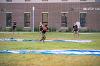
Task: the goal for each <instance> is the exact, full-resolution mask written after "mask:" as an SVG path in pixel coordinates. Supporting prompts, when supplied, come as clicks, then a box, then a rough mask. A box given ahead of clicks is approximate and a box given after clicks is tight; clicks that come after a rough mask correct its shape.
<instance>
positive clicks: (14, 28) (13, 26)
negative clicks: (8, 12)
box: [12, 20, 16, 32]
mask: <svg viewBox="0 0 100 66" xmlns="http://www.w3.org/2000/svg"><path fill="white" fill-rule="evenodd" d="M15 30H16V21H15V20H14V21H13V24H12V31H13V32H14V31H15Z"/></svg>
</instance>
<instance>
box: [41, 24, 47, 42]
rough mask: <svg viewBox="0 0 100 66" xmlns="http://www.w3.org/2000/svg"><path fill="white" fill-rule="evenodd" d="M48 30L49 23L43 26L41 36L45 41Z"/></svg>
mask: <svg viewBox="0 0 100 66" xmlns="http://www.w3.org/2000/svg"><path fill="white" fill-rule="evenodd" d="M47 31H48V26H47V25H44V26H43V27H42V37H41V40H40V41H43V42H44V40H45V39H46V35H45V33H46V32H47Z"/></svg>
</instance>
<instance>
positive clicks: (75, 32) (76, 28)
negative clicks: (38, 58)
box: [73, 23, 79, 38]
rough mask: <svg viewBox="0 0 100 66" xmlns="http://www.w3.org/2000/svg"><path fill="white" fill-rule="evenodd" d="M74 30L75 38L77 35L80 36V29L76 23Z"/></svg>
mask: <svg viewBox="0 0 100 66" xmlns="http://www.w3.org/2000/svg"><path fill="white" fill-rule="evenodd" d="M73 32H74V38H75V37H77V38H79V29H78V26H77V24H76V23H75V24H74V25H73Z"/></svg>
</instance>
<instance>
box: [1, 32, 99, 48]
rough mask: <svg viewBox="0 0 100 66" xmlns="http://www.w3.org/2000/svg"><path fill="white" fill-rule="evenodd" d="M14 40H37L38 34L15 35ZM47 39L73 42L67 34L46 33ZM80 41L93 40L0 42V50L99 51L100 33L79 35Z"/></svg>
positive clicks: (7, 35)
mask: <svg viewBox="0 0 100 66" xmlns="http://www.w3.org/2000/svg"><path fill="white" fill-rule="evenodd" d="M0 37H1V38H4V37H5V38H11V37H12V34H0ZM13 37H14V38H22V39H34V40H39V39H40V34H39V33H24V34H22V33H19V34H18V33H16V34H14V35H13ZM47 39H60V40H63V39H66V40H75V38H73V34H69V33H52V32H50V33H47ZM79 39H80V40H93V42H90V43H75V42H45V43H42V42H0V50H20V49H30V50H44V49H100V44H99V43H100V33H93V34H80V38H79Z"/></svg>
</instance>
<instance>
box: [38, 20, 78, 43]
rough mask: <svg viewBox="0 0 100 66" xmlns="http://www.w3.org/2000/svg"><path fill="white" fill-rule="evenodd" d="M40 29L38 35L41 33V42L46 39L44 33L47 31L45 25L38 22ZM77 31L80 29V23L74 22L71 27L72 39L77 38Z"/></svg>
mask: <svg viewBox="0 0 100 66" xmlns="http://www.w3.org/2000/svg"><path fill="white" fill-rule="evenodd" d="M39 28H40V33H41V39H40V41H43V42H44V40H45V39H46V35H45V33H46V32H47V31H48V26H47V25H43V24H42V22H40V25H39ZM79 29H80V22H78V21H77V22H76V23H74V25H73V30H72V31H73V33H74V38H79Z"/></svg>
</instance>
